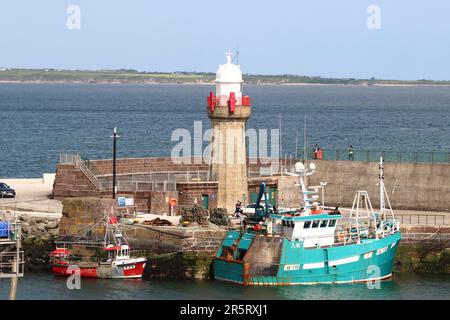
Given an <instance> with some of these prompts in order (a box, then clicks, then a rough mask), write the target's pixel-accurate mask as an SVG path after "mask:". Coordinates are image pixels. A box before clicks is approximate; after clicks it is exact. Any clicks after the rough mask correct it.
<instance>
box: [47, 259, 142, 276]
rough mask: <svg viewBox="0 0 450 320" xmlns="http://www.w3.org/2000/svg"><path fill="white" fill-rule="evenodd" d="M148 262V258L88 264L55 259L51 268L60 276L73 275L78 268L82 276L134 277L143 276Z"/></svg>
mask: <svg viewBox="0 0 450 320" xmlns="http://www.w3.org/2000/svg"><path fill="white" fill-rule="evenodd" d="M146 262H147V259H146V258H133V259H130V260H124V261H113V262H106V263H95V264H89V265H86V264H81V263H76V262H70V261H67V260H55V261H54V262H53V263H52V264H51V268H52V272H53V274H55V275H58V276H71V275H72V274H74V273H75V272H76V270H77V268H78V269H79V270H80V276H81V277H82V278H101V279H111V278H113V279H133V278H141V277H142V275H143V273H144V269H145V265H146Z"/></svg>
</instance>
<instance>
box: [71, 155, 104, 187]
mask: <svg viewBox="0 0 450 320" xmlns="http://www.w3.org/2000/svg"><path fill="white" fill-rule="evenodd" d="M75 165H76V167H77V169H79V170H80V171H81V172H83V173H84V175H85V176H86V177H87V178H88V179H89V181H90V182H91V183H92V184H93V185H94V186H95V188H96V189H97V190H100V188H101V186H100V183H99V181H98V179H97V177H96V176H95V174H94V173H93V172H92V171H91V170H90V169H89V168H88V167H87V166H86V164H85V163H84V162H83V161H81V159H79V160H78V161H77V162H76V164H75Z"/></svg>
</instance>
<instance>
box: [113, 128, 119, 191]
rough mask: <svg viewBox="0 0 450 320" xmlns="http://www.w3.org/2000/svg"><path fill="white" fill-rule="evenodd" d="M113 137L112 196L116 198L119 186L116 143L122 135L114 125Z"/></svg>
mask: <svg viewBox="0 0 450 320" xmlns="http://www.w3.org/2000/svg"><path fill="white" fill-rule="evenodd" d="M111 138H113V187H112V198H113V199H115V198H116V193H117V187H116V145H117V138H120V136H119V135H118V134H117V128H116V127H114V131H113V135H112V136H111Z"/></svg>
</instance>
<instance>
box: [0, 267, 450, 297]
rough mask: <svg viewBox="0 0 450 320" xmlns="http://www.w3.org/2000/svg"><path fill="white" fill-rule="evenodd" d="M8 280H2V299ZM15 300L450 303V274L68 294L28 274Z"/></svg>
mask: <svg viewBox="0 0 450 320" xmlns="http://www.w3.org/2000/svg"><path fill="white" fill-rule="evenodd" d="M8 292H9V280H5V279H0V299H6V298H7V297H8ZM17 299H48V300H57V299H120V300H124V299H187V300H192V299H195V300H197V299H237V300H246V299H258V300H260V299H296V300H300V299H333V300H337V299H352V300H354V299H379V300H383V299H388V300H391V299H450V276H443V275H440V276H433V275H420V276H419V275H395V277H394V278H393V279H392V280H390V281H383V282H381V286H380V289H372V290H369V289H368V288H367V285H366V284H342V285H316V286H292V287H242V286H237V285H233V284H229V283H225V282H220V281H212V280H202V281H149V280H110V279H82V282H81V289H80V290H69V289H67V287H66V278H63V277H55V276H53V275H52V274H50V273H27V274H25V277H24V278H22V279H20V280H19V283H18V291H17Z"/></svg>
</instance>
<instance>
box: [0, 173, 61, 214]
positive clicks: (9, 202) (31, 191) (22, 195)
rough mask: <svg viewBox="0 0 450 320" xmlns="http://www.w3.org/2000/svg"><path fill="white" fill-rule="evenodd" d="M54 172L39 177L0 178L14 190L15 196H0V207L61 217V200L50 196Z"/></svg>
mask: <svg viewBox="0 0 450 320" xmlns="http://www.w3.org/2000/svg"><path fill="white" fill-rule="evenodd" d="M54 180H55V174H44V175H43V178H41V179H0V181H1V182H4V183H6V184H8V185H9V186H11V187H12V188H13V189H15V190H16V197H15V198H3V199H2V198H0V209H3V210H10V211H21V212H24V213H27V214H33V215H39V214H41V215H48V216H52V217H61V213H62V202H61V201H58V200H54V199H52V198H51V195H52V191H53V182H54Z"/></svg>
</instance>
